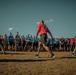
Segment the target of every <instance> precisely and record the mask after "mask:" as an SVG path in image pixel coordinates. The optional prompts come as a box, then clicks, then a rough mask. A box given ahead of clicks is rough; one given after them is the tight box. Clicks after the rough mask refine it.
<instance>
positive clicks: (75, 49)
mask: <svg viewBox="0 0 76 75" xmlns="http://www.w3.org/2000/svg"><path fill="white" fill-rule="evenodd" d="M74 42H75V43H74V45H75V47H74V50H73V52H72V56H74V54H75V52H76V37H75V39H74Z"/></svg>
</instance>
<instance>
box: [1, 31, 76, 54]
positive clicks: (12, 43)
mask: <svg viewBox="0 0 76 75" xmlns="http://www.w3.org/2000/svg"><path fill="white" fill-rule="evenodd" d="M38 43H39V38H38V39H36V37H35V36H32V35H29V34H28V35H27V36H26V37H25V36H24V35H23V36H20V35H19V32H17V33H16V35H15V36H13V34H12V33H11V32H10V35H9V36H7V34H4V35H3V36H2V35H0V50H2V52H3V53H5V51H7V50H9V51H37V48H38ZM75 43H76V37H75V38H55V40H52V39H51V38H48V39H47V42H46V45H47V46H48V47H49V48H50V49H51V50H53V51H73V50H74V49H75ZM41 50H42V51H45V50H44V48H43V47H41Z"/></svg>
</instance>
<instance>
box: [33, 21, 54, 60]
mask: <svg viewBox="0 0 76 75" xmlns="http://www.w3.org/2000/svg"><path fill="white" fill-rule="evenodd" d="M47 33H49V35H50V36H51V38H52V39H53V40H54V38H53V36H52V34H51V32H50V30H49V29H48V27H47V26H46V25H45V24H44V21H43V20H41V21H40V23H39V24H38V29H37V33H36V39H38V34H40V41H39V44H38V52H37V54H36V55H35V57H36V58H38V57H39V53H40V48H41V45H42V46H43V47H44V48H45V49H46V50H47V51H48V52H49V53H50V55H51V58H54V57H55V54H53V53H52V51H51V50H50V49H49V48H48V46H46V41H47Z"/></svg>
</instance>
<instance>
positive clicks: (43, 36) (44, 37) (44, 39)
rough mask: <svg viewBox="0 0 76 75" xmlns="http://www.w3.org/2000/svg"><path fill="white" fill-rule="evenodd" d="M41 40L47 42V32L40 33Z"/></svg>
mask: <svg viewBox="0 0 76 75" xmlns="http://www.w3.org/2000/svg"><path fill="white" fill-rule="evenodd" d="M40 42H44V43H45V42H47V34H42V35H40Z"/></svg>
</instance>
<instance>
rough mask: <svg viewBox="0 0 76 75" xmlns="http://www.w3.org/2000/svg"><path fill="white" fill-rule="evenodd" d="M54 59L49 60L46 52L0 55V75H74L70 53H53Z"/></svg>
mask: <svg viewBox="0 0 76 75" xmlns="http://www.w3.org/2000/svg"><path fill="white" fill-rule="evenodd" d="M54 53H55V54H56V58H55V59H50V57H49V56H48V54H49V53H48V52H41V53H40V58H35V57H34V56H35V54H36V52H8V53H7V54H1V53H0V75H76V56H74V57H71V56H69V55H70V54H71V53H70V52H54Z"/></svg>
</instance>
